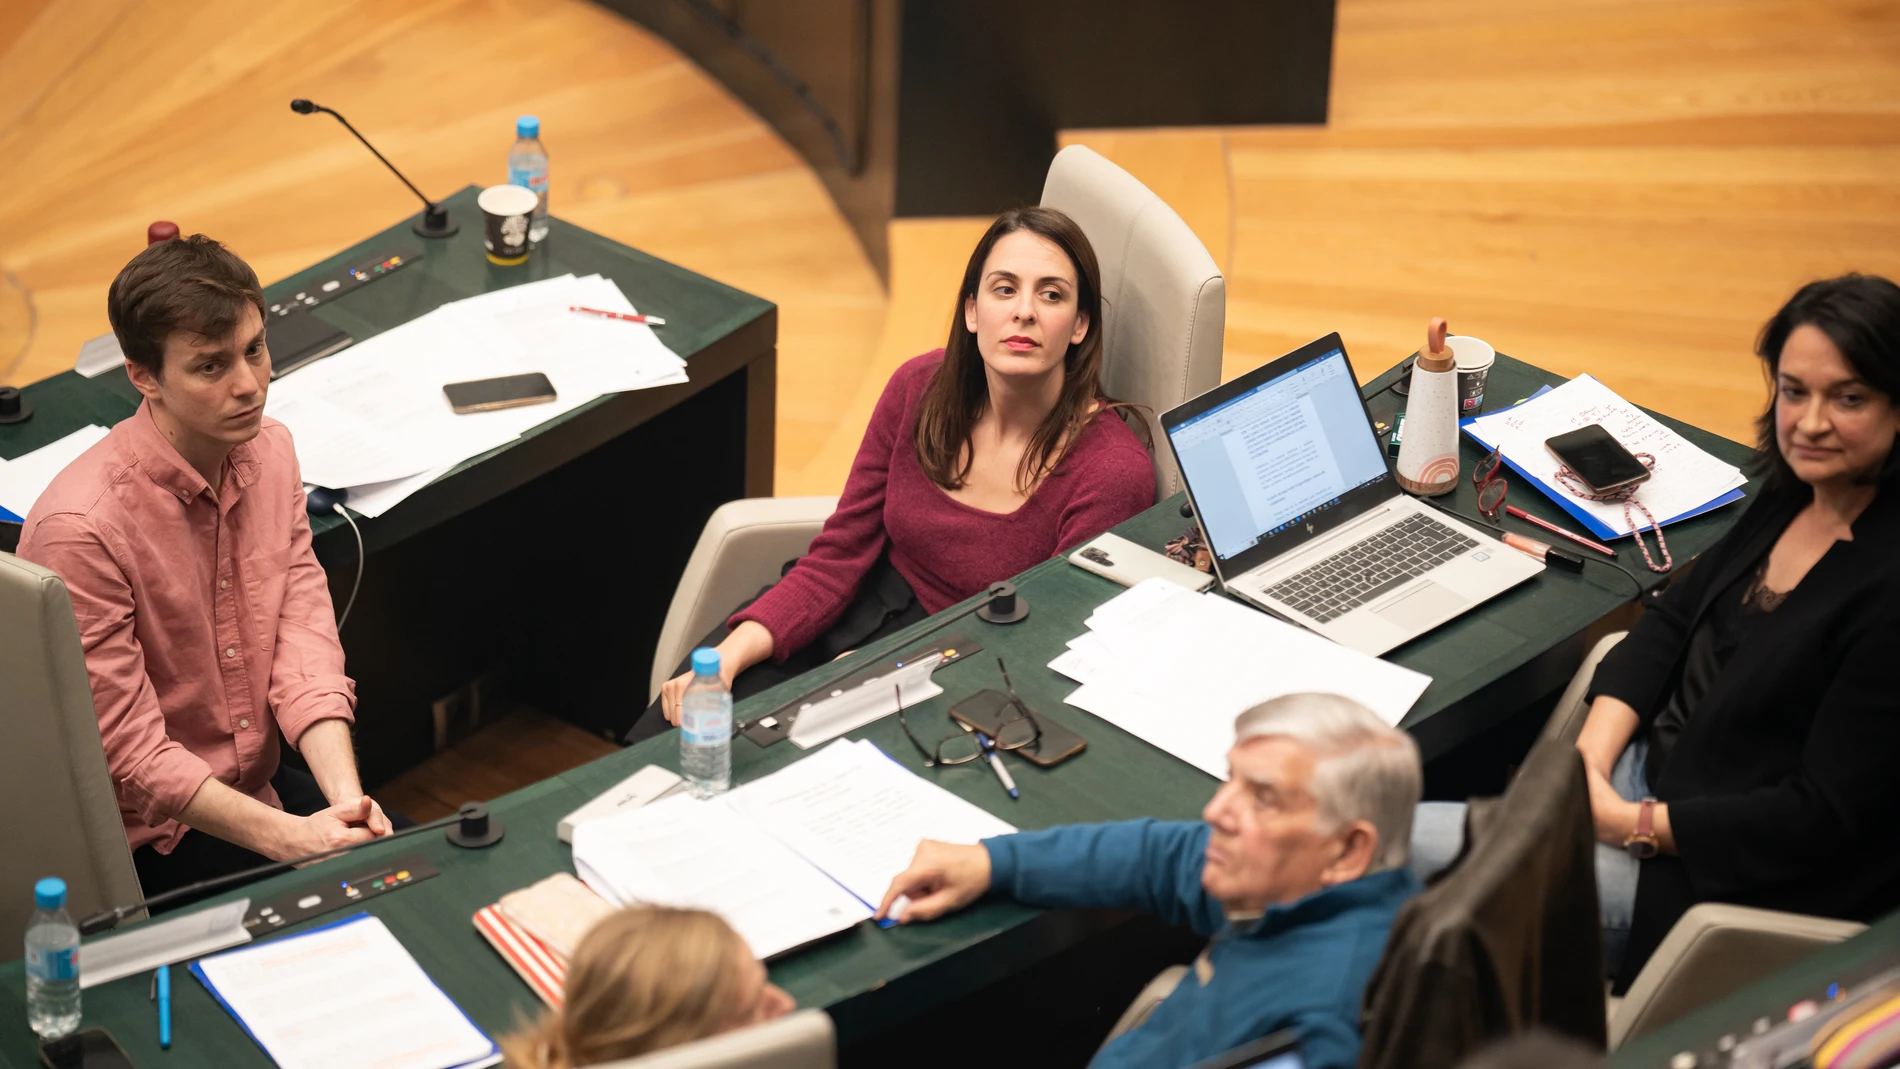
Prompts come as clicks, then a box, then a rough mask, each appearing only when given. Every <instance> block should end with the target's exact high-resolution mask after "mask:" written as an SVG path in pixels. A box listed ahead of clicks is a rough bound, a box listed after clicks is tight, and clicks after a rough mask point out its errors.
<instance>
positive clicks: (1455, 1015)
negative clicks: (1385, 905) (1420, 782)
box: [1359, 738, 1605, 1069]
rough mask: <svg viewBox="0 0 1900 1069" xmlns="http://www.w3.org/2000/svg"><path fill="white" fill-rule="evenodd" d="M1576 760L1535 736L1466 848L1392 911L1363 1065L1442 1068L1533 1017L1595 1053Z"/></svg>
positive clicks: (1589, 906) (1586, 808)
mask: <svg viewBox="0 0 1900 1069" xmlns="http://www.w3.org/2000/svg"><path fill="white" fill-rule="evenodd" d="M1600 924H1601V922H1600V920H1599V918H1598V915H1597V894H1596V841H1595V834H1594V830H1593V826H1592V824H1591V820H1590V794H1589V789H1588V787H1587V785H1586V783H1585V780H1584V773H1583V759H1582V757H1581V756H1580V755H1579V754H1578V753H1577V749H1576V747H1575V746H1574V745H1572V744H1571V743H1569V742H1566V741H1564V740H1563V739H1558V738H1545V739H1542V740H1540V741H1539V742H1538V743H1537V744H1536V745H1535V746H1533V747H1532V748H1531V752H1530V755H1529V756H1528V757H1526V758H1525V761H1524V766H1523V768H1521V769H1520V770H1519V771H1518V774H1517V777H1516V778H1515V779H1513V780H1512V781H1511V785H1510V787H1509V788H1507V789H1506V790H1505V793H1504V796H1503V797H1502V798H1498V799H1492V800H1483V801H1478V800H1474V801H1473V802H1472V804H1471V807H1470V810H1469V816H1468V818H1467V820H1466V825H1465V848H1464V851H1463V853H1461V854H1460V855H1459V856H1458V858H1457V860H1455V861H1454V862H1453V863H1452V866H1451V868H1450V869H1448V870H1447V871H1446V873H1445V874H1444V875H1442V876H1440V877H1438V878H1436V879H1435V880H1434V881H1433V883H1432V885H1431V886H1430V887H1428V888H1426V889H1425V890H1424V891H1423V892H1422V893H1420V894H1419V895H1418V897H1416V898H1414V899H1412V901H1410V902H1408V903H1407V904H1406V905H1405V907H1404V908H1403V909H1401V910H1400V911H1399V916H1398V919H1397V920H1396V921H1395V922H1394V923H1393V925H1392V934H1391V936H1390V938H1388V939H1387V941H1386V946H1385V956H1384V957H1383V958H1382V959H1380V962H1379V966H1378V968H1377V969H1375V970H1374V971H1373V974H1372V980H1371V982H1370V983H1368V984H1367V985H1366V994H1365V1001H1364V1004H1363V1010H1362V1025H1363V1030H1364V1042H1363V1044H1362V1045H1361V1047H1360V1051H1359V1065H1360V1069H1373V1067H1376V1069H1399V1067H1404V1069H1452V1067H1453V1066H1456V1065H1458V1064H1459V1063H1460V1062H1462V1061H1464V1059H1465V1058H1466V1057H1467V1056H1468V1055H1470V1054H1471V1053H1472V1052H1474V1051H1475V1050H1476V1049H1477V1048H1478V1047H1480V1046H1482V1045H1483V1044H1484V1043H1486V1042H1487V1041H1489V1040H1493V1039H1497V1038H1500V1037H1503V1036H1506V1035H1511V1034H1515V1033H1517V1032H1522V1031H1524V1030H1526V1029H1529V1028H1531V1027H1532V1026H1534V1025H1542V1026H1544V1027H1546V1028H1550V1029H1553V1030H1555V1031H1558V1032H1564V1033H1567V1034H1569V1035H1572V1036H1575V1037H1577V1038H1578V1039H1581V1040H1584V1041H1585V1042H1588V1043H1591V1044H1593V1045H1595V1046H1596V1047H1597V1048H1599V1049H1601V1048H1602V1046H1603V1042H1604V1032H1605V1028H1604V1018H1603V936H1602V931H1601V928H1600Z"/></svg>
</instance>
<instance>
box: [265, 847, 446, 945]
mask: <svg viewBox="0 0 1900 1069" xmlns="http://www.w3.org/2000/svg"><path fill="white" fill-rule="evenodd" d="M441 874H442V870H441V869H438V868H436V867H435V866H434V865H431V864H429V863H428V862H427V861H424V860H423V859H422V858H421V857H419V856H417V855H413V854H412V855H410V856H408V857H401V858H397V859H396V860H394V861H389V862H385V863H383V864H381V865H379V866H377V867H376V868H374V869H371V870H369V871H368V872H364V873H360V874H357V875H354V876H349V877H341V876H339V877H336V878H334V879H328V880H324V881H322V882H320V883H316V884H311V885H306V886H304V887H301V888H299V889H297V890H295V891H286V892H285V893H283V894H281V895H278V896H276V897H275V898H272V899H270V900H269V901H266V902H261V903H255V904H253V905H252V906H251V911H250V912H249V913H247V914H245V915H244V927H245V929H246V930H248V931H249V932H250V933H251V934H252V935H253V936H258V935H262V934H263V933H265V932H274V931H276V930H277V929H279V928H288V927H289V926H291V925H293V924H296V923H297V922H298V921H307V920H309V919H310V918H312V917H316V916H320V915H322V914H325V913H328V912H330V911H331V910H333V909H342V908H343V907H344V906H355V905H359V904H361V903H363V902H365V901H367V900H369V899H371V898H375V897H376V896H377V895H383V894H388V893H389V892H391V891H394V890H396V889H398V888H402V887H407V886H409V885H410V884H412V883H418V882H420V881H422V880H426V879H428V878H429V877H431V876H439V875H441Z"/></svg>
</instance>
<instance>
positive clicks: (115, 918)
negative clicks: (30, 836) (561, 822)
mask: <svg viewBox="0 0 1900 1069" xmlns="http://www.w3.org/2000/svg"><path fill="white" fill-rule="evenodd" d="M451 824H453V825H455V826H454V827H449V825H451ZM436 828H448V829H449V831H448V840H449V842H452V843H454V844H455V845H457V846H462V847H468V848H470V849H476V848H480V847H484V846H493V845H494V844H495V843H497V842H499V841H500V840H501V836H502V827H501V821H499V820H496V819H495V818H494V817H492V816H490V815H489V813H488V805H487V804H486V803H484V802H466V803H464V804H463V805H462V808H461V809H460V810H459V811H457V812H456V813H455V814H454V815H453V816H446V817H443V818H442V819H441V820H432V821H430V822H429V823H427V824H418V825H416V826H415V827H413V828H404V829H402V830H401V831H396V832H390V833H389V834H388V835H382V836H378V837H377V838H374V839H370V840H368V841H366V842H360V843H351V844H349V845H348V846H334V847H331V848H330V849H328V850H319V851H317V852H316V853H314V854H306V855H304V856H303V857H293V858H291V859H290V860H288V861H273V862H271V863H270V864H268V865H259V866H257V867H256V868H252V869H245V870H244V871H242V872H231V873H226V874H225V875H223V876H213V877H212V878H210V879H208V880H199V881H198V882H197V883H189V884H186V885H185V886H183V887H175V888H173V889H172V890H169V891H166V892H165V893H163V894H156V895H153V896H152V897H150V898H141V899H139V900H138V901H137V902H133V903H130V904H128V905H123V906H114V907H112V908H111V909H108V910H104V911H101V912H99V913H95V914H93V915H92V916H90V917H87V918H86V919H85V920H83V921H80V922H79V934H80V935H82V936H84V935H98V934H99V933H100V932H109V931H111V930H112V929H114V928H117V927H118V926H119V922H120V921H122V920H124V919H125V915H126V914H127V913H131V912H134V911H136V910H139V909H149V908H151V907H152V906H158V905H163V904H165V903H166V902H170V901H172V900H173V899H177V898H183V897H184V896H186V895H192V894H197V893H199V892H200V891H211V890H216V889H217V888H219V887H227V886H229V885H231V884H234V883H242V882H244V881H246V880H253V879H257V878H259V877H262V876H270V875H273V874H275V873H279V872H283V871H286V870H288V869H293V868H296V867H297V866H298V865H304V864H308V863H310V862H312V861H324V860H327V859H329V858H333V857H338V856H340V855H343V854H347V853H349V852H350V851H352V850H355V849H356V848H357V847H360V846H370V845H373V844H375V843H386V842H388V841H390V840H391V839H400V838H403V837H404V836H407V835H416V834H419V833H421V832H425V831H433V830H435V829H436Z"/></svg>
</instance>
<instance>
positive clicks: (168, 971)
mask: <svg viewBox="0 0 1900 1069" xmlns="http://www.w3.org/2000/svg"><path fill="white" fill-rule="evenodd" d="M155 979H156V982H157V988H156V992H157V995H156V997H157V998H158V1049H160V1050H170V1049H172V967H171V966H170V965H160V966H159V967H158V975H157V977H156V978H155Z"/></svg>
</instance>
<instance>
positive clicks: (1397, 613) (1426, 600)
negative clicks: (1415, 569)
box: [1378, 582, 1471, 631]
mask: <svg viewBox="0 0 1900 1069" xmlns="http://www.w3.org/2000/svg"><path fill="white" fill-rule="evenodd" d="M1470 605H1471V599H1469V598H1466V597H1464V596H1462V595H1459V594H1455V593H1453V592H1452V591H1449V590H1446V589H1445V588H1444V587H1442V586H1439V585H1438V584H1437V583H1432V582H1426V583H1424V584H1422V585H1420V586H1419V588H1418V589H1417V590H1414V591H1412V592H1411V593H1410V594H1407V595H1405V597H1403V598H1401V599H1399V600H1398V601H1395V602H1393V603H1392V604H1390V605H1387V606H1386V607H1385V608H1383V609H1380V610H1378V613H1379V615H1380V616H1382V617H1384V618H1385V619H1387V620H1389V621H1391V622H1392V623H1393V624H1395V625H1397V626H1399V627H1403V628H1405V629H1406V630H1407V631H1423V630H1425V629H1426V628H1429V627H1434V626H1436V625H1438V624H1439V623H1442V622H1443V621H1445V620H1448V619H1450V618H1451V617H1453V616H1455V615H1457V614H1458V613H1460V612H1463V611H1464V610H1465V609H1466V608H1468V607H1469V606H1470Z"/></svg>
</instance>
